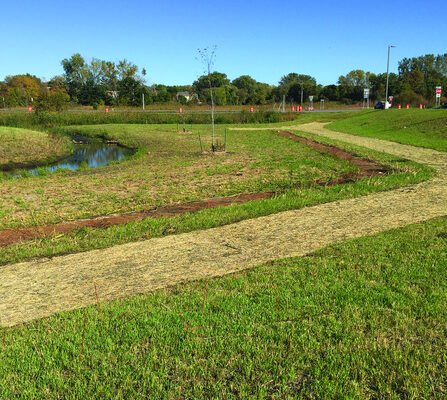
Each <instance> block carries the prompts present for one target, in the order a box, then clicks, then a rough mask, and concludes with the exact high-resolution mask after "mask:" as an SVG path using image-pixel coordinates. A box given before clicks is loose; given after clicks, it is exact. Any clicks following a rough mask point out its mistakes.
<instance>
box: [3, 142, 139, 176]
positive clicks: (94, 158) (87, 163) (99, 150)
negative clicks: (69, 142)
mask: <svg viewBox="0 0 447 400" xmlns="http://www.w3.org/2000/svg"><path fill="white" fill-rule="evenodd" d="M73 146H74V151H73V153H72V154H71V155H70V156H68V157H67V158H64V159H62V160H60V161H59V162H57V163H54V164H51V165H46V166H41V167H37V168H35V167H34V168H30V169H27V170H26V171H27V173H28V174H32V175H39V174H41V173H42V170H44V171H48V172H55V171H57V170H60V169H66V170H71V171H76V170H78V169H79V168H81V167H82V168H87V167H88V168H98V167H104V166H106V165H108V164H110V163H111V162H117V161H123V160H124V159H126V158H127V157H129V156H131V155H133V154H134V153H135V150H134V149H129V148H126V147H122V146H119V145H117V144H115V143H113V144H111V143H104V142H83V143H82V144H79V143H75V144H74V145H73ZM17 172H18V171H11V172H10V173H8V175H9V174H11V175H13V176H14V177H20V176H23V175H22V174H21V173H20V172H19V173H17Z"/></svg>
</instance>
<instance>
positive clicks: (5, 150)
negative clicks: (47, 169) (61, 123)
mask: <svg viewBox="0 0 447 400" xmlns="http://www.w3.org/2000/svg"><path fill="white" fill-rule="evenodd" d="M70 151H71V146H70V140H69V139H68V138H67V137H64V136H60V135H51V134H47V133H43V132H36V131H30V130H28V129H20V128H10V127H0V174H1V170H2V169H8V168H11V169H12V168H17V167H23V166H25V165H29V166H34V165H39V164H45V163H51V162H52V161H55V160H58V159H60V158H61V157H63V156H66V155H68V154H70Z"/></svg>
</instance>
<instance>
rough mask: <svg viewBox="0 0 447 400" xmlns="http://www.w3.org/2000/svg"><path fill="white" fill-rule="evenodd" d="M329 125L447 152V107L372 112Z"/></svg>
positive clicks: (361, 134)
mask: <svg viewBox="0 0 447 400" xmlns="http://www.w3.org/2000/svg"><path fill="white" fill-rule="evenodd" d="M328 128H329V129H332V130H334V131H339V132H346V133H350V134H353V135H359V136H369V137H375V138H379V139H385V140H391V141H394V142H398V143H403V144H410V145H413V146H419V147H426V148H431V149H435V150H440V151H447V110H416V109H410V110H387V111H383V110H377V111H368V112H362V113H358V114H356V115H351V116H350V118H346V119H340V120H338V121H335V122H334V123H331V124H330V125H328Z"/></svg>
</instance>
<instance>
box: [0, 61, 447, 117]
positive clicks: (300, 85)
mask: <svg viewBox="0 0 447 400" xmlns="http://www.w3.org/2000/svg"><path fill="white" fill-rule="evenodd" d="M61 65H62V68H63V71H64V73H63V75H60V76H55V77H53V78H52V79H50V80H49V81H46V82H44V81H42V80H41V79H39V78H37V77H36V76H33V75H30V74H25V75H13V76H8V77H6V78H5V80H4V81H3V82H0V107H2V108H7V107H20V106H29V105H33V106H35V107H36V108H41V109H47V110H62V109H64V108H66V107H68V105H69V104H77V105H86V106H93V107H94V108H97V107H99V106H102V105H108V106H141V104H142V98H143V96H144V100H145V103H146V104H151V103H167V102H173V101H176V102H180V103H188V102H193V103H209V101H210V95H211V93H210V90H212V91H213V96H214V101H215V104H216V105H248V104H250V105H259V104H268V103H280V102H282V100H283V99H286V101H287V102H288V103H295V104H299V103H300V102H301V98H303V100H304V101H307V99H308V97H309V96H314V101H319V100H329V101H337V102H342V103H344V104H354V103H358V102H361V101H362V100H363V90H364V89H365V88H369V89H370V99H371V100H372V101H376V100H385V99H384V97H385V85H386V78H387V76H386V73H379V74H376V73H372V72H368V71H364V70H361V69H357V70H352V71H350V72H348V73H347V74H346V75H342V76H340V77H339V79H338V81H337V83H336V84H331V85H321V84H319V83H318V82H317V80H316V79H315V78H314V77H312V76H310V75H305V74H298V73H295V72H292V73H289V74H287V75H285V76H283V77H281V79H280V80H279V82H278V84H277V85H269V84H267V83H262V82H258V81H256V80H255V79H254V78H252V77H251V76H249V75H242V76H239V77H237V78H236V79H233V80H230V79H229V78H228V76H227V75H226V74H225V73H223V72H217V71H214V72H211V73H210V74H205V75H202V76H200V77H199V78H198V79H197V80H196V81H194V82H193V83H192V84H190V85H181V86H169V85H161V84H153V85H147V84H146V80H145V78H146V74H147V73H146V70H145V69H144V68H142V69H141V70H140V68H139V67H137V66H136V65H135V64H133V63H132V62H129V61H127V60H125V59H124V60H121V61H119V62H117V63H115V62H111V61H105V60H99V59H96V58H94V59H92V60H91V61H90V62H89V63H88V62H86V60H85V59H84V58H83V57H82V56H81V55H80V54H73V55H72V56H71V57H70V58H66V59H64V60H62V61H61ZM436 86H442V87H443V91H444V93H445V90H446V89H447V54H443V55H436V56H435V55H433V54H427V55H424V56H419V57H413V58H404V59H403V60H401V61H400V62H399V64H398V73H397V74H395V73H391V74H390V75H389V94H390V95H392V96H393V97H394V99H395V102H399V103H402V104H405V103H411V104H418V103H424V104H426V103H431V104H433V103H434V97H435V87H436ZM210 88H212V89H210ZM442 102H443V103H445V102H446V98H445V97H443V98H442Z"/></svg>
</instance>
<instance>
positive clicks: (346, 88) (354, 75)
mask: <svg viewBox="0 0 447 400" xmlns="http://www.w3.org/2000/svg"><path fill="white" fill-rule="evenodd" d="M338 85H339V92H340V98H342V99H349V100H351V101H361V100H362V99H363V89H365V88H369V87H370V83H369V72H365V71H363V70H362V69H355V70H352V71H350V72H348V73H347V74H346V75H342V76H340V77H339V78H338Z"/></svg>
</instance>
